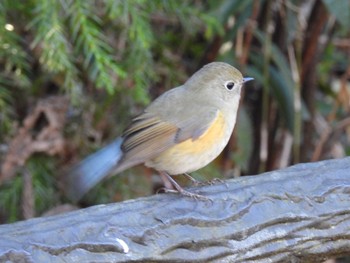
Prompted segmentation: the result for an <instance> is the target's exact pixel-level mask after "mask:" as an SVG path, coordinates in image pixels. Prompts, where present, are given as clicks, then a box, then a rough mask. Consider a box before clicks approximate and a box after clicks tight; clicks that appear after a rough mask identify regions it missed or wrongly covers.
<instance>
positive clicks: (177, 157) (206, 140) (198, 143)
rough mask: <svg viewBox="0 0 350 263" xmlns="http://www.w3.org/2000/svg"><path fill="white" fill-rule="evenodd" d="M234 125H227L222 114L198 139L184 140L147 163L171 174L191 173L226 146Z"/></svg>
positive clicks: (211, 159) (213, 157) (209, 160)
mask: <svg viewBox="0 0 350 263" xmlns="http://www.w3.org/2000/svg"><path fill="white" fill-rule="evenodd" d="M233 126H234V123H233V125H227V123H226V122H225V119H224V118H223V116H222V115H221V114H219V116H218V117H217V119H216V120H215V122H214V124H213V125H212V127H211V128H209V129H208V130H207V131H206V132H205V133H204V134H203V135H202V136H200V137H199V138H198V139H196V140H192V139H189V140H186V141H183V142H181V143H179V144H177V145H175V146H173V147H172V148H170V149H168V150H166V151H164V152H163V153H161V154H160V155H159V156H157V157H156V158H154V159H152V160H149V161H147V162H146V163H145V165H146V166H148V167H152V168H154V169H156V170H158V171H164V172H167V173H168V174H170V175H176V174H183V173H190V172H193V171H196V170H198V169H200V168H202V167H204V166H206V165H207V164H209V163H210V162H211V161H213V160H214V159H215V158H216V157H217V156H218V155H219V154H220V153H221V152H222V150H223V149H224V148H225V146H226V144H227V143H228V140H229V138H230V136H231V133H232V130H233Z"/></svg>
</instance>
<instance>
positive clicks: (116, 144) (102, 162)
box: [64, 138, 123, 201]
mask: <svg viewBox="0 0 350 263" xmlns="http://www.w3.org/2000/svg"><path fill="white" fill-rule="evenodd" d="M122 141H123V139H122V138H118V139H116V140H115V141H113V142H112V143H110V144H108V145H107V146H105V147H104V148H102V149H101V150H99V151H97V152H95V153H93V154H91V155H90V156H88V157H87V158H85V159H84V160H83V161H81V162H80V163H79V164H77V165H76V166H75V167H73V169H72V170H71V171H69V172H68V174H67V176H65V178H64V191H65V193H66V195H67V196H68V198H70V199H72V200H73V201H78V200H79V199H81V198H82V197H83V195H84V194H86V193H87V192H88V191H89V190H90V189H91V188H92V187H94V186H95V185H96V184H97V183H98V182H100V181H101V180H102V179H103V178H105V177H106V176H108V175H109V174H110V173H111V172H112V171H113V170H114V169H115V168H116V167H117V164H118V162H119V160H120V159H121V157H122V155H123V154H122V151H121V149H120V146H121V144H122Z"/></svg>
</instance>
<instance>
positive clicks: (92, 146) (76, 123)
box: [0, 0, 350, 223]
mask: <svg viewBox="0 0 350 263" xmlns="http://www.w3.org/2000/svg"><path fill="white" fill-rule="evenodd" d="M212 61H225V62H228V63H230V64H232V65H234V66H235V67H237V68H238V69H240V71H242V72H243V74H244V75H245V76H249V77H254V78H255V81H253V82H249V84H247V85H246V86H245V88H244V92H243V97H242V101H241V107H240V112H239V118H238V123H237V125H236V128H235V131H234V134H233V136H232V138H231V140H230V143H229V145H228V146H227V147H226V149H225V151H224V152H223V153H222V154H221V155H220V157H219V158H218V159H217V160H216V161H215V162H213V163H212V164H210V165H209V166H207V167H205V168H203V169H201V170H199V171H197V172H195V173H193V174H192V175H193V176H194V177H195V178H197V179H198V180H203V181H205V180H210V179H213V178H221V179H228V178H233V177H237V176H244V175H254V174H259V173H263V172H265V171H270V170H275V169H280V168H284V167H287V166H290V165H293V164H296V163H299V162H311V161H318V160H323V159H332V158H342V157H345V156H347V155H350V114H349V112H350V2H349V1H348V0H337V1H335V0H309V1H308V0H305V1H297V0H279V1H272V0H261V1H254V0H211V1H209V0H208V1H199V0H188V1H177V0H153V1H147V0H129V1H115V0H95V1H92V0H28V1H20V0H2V1H0V167H1V170H0V223H10V222H14V221H17V220H23V219H27V218H31V217H35V216H41V215H45V214H52V213H57V212H61V211H65V210H70V209H73V206H71V205H70V202H69V200H67V199H66V198H65V197H64V195H63V194H62V191H61V189H60V187H59V182H60V177H61V176H62V175H63V174H65V173H66V171H67V169H69V168H70V167H72V165H73V164H75V163H77V162H79V161H80V160H82V159H83V158H84V157H86V156H87V155H89V153H92V152H94V151H96V150H98V149H99V148H101V147H103V146H104V145H106V144H107V143H108V142H111V141H112V140H113V139H114V138H115V137H117V136H118V135H120V134H121V132H122V131H123V130H124V129H125V128H126V127H127V125H128V123H129V121H130V119H131V118H132V117H134V116H135V115H137V114H138V113H140V112H141V111H142V109H143V108H144V107H145V106H146V105H147V104H148V103H149V102H150V101H152V100H153V99H154V98H155V97H157V96H158V95H160V94H161V93H163V92H164V91H166V90H168V89H170V88H172V87H176V86H178V85H181V84H182V83H184V81H185V80H186V79H187V78H188V77H189V76H190V75H191V74H192V73H193V72H195V71H196V70H198V69H199V68H200V67H201V66H203V65H204V64H206V63H209V62H212ZM177 181H178V182H179V183H180V184H181V185H183V186H187V185H190V184H189V182H188V181H187V180H186V179H185V178H182V177H181V176H178V177H177ZM63 187H64V186H63ZM160 187H161V182H160V178H159V177H158V176H157V175H156V173H155V172H154V171H152V170H150V169H147V168H145V167H144V166H138V167H135V168H132V169H129V170H127V171H125V172H123V173H122V174H119V175H118V176H114V177H110V178H108V179H107V180H105V181H104V182H103V183H101V184H99V185H98V186H96V187H95V188H94V189H93V190H92V191H90V192H89V193H88V194H87V195H86V196H85V198H84V199H83V200H82V201H81V202H80V203H79V204H78V205H79V206H80V207H86V206H91V205H94V204H99V203H109V202H117V201H121V200H126V199H130V198H137V197H141V196H148V195H151V194H154V193H156V192H157V190H158V189H159V188H160Z"/></svg>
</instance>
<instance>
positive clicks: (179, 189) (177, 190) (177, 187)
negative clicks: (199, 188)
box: [159, 172, 211, 201]
mask: <svg viewBox="0 0 350 263" xmlns="http://www.w3.org/2000/svg"><path fill="white" fill-rule="evenodd" d="M159 174H160V176H161V178H162V180H163V183H164V186H165V189H164V191H165V192H166V193H179V194H182V195H184V196H188V197H191V198H194V199H198V200H204V201H208V200H209V201H211V199H210V198H208V197H205V196H203V195H199V194H194V193H191V192H188V191H186V190H185V189H183V188H182V187H181V186H180V185H179V184H178V183H177V182H176V181H175V180H174V179H173V178H172V177H171V176H170V175H169V174H167V173H166V172H160V173H159ZM169 183H170V184H171V185H172V189H171V188H168V187H167V186H168V185H169ZM174 188H175V189H174Z"/></svg>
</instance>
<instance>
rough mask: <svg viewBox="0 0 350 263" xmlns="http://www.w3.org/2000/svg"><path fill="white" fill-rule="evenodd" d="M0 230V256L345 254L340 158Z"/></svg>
mask: <svg viewBox="0 0 350 263" xmlns="http://www.w3.org/2000/svg"><path fill="white" fill-rule="evenodd" d="M190 190H191V191H192V192H196V193H199V194H201V195H205V196H207V197H209V198H211V199H212V202H210V201H202V200H194V199H189V198H187V197H182V196H178V195H175V194H159V195H155V196H151V197H146V198H140V199H137V200H129V201H125V202H121V203H115V204H108V205H98V206H94V207H90V208H87V209H81V210H78V211H74V212H70V213H66V214H62V215H58V216H53V217H42V218H36V219H30V220H27V221H23V222H18V223H14V224H9V225H2V226H0V262H4V261H5V262H6V260H8V261H10V262H276V261H286V262H300V261H301V262H321V261H322V260H323V259H326V258H330V257H336V256H342V255H346V254H350V158H344V159H339V160H329V161H323V162H317V163H308V164H299V165H295V166H292V167H289V168H287V169H284V170H279V171H274V172H270V173H265V174H262V175H259V176H249V177H242V178H239V179H233V180H228V181H227V182H226V184H221V183H219V184H216V185H211V186H206V187H200V188H193V189H190Z"/></svg>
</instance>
